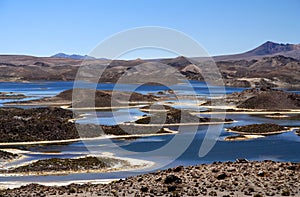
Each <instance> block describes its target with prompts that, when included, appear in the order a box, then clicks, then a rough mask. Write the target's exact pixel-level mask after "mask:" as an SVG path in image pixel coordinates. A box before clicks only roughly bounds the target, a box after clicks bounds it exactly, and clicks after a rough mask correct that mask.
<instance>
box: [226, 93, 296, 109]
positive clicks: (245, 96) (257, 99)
mask: <svg viewBox="0 0 300 197" xmlns="http://www.w3.org/2000/svg"><path fill="white" fill-rule="evenodd" d="M228 99H229V100H234V102H236V103H237V107H239V108H247V109H268V110H283V109H300V95H299V94H293V93H289V92H285V91H282V90H275V89H270V88H261V89H250V90H244V91H243V92H240V93H233V94H231V95H228Z"/></svg>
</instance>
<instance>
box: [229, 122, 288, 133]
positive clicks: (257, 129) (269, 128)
mask: <svg viewBox="0 0 300 197" xmlns="http://www.w3.org/2000/svg"><path fill="white" fill-rule="evenodd" d="M229 129H230V130H231V131H233V132H239V133H243V134H244V133H245V134H261V135H268V134H269V133H270V134H272V133H274V132H276V133H277V132H281V131H285V130H287V129H288V128H287V127H284V126H280V125H277V124H271V123H264V124H251V125H245V126H235V127H231V128H229Z"/></svg>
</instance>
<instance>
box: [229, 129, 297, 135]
mask: <svg viewBox="0 0 300 197" xmlns="http://www.w3.org/2000/svg"><path fill="white" fill-rule="evenodd" d="M225 130H226V131H227V132H230V133H237V134H240V135H246V136H249V135H250V136H251V135H252V136H253V135H254V136H260V135H276V134H281V133H286V132H290V131H293V130H294V128H290V129H286V130H281V131H273V132H266V133H263V132H261V133H254V132H251V133H249V132H241V131H234V130H231V129H225Z"/></svg>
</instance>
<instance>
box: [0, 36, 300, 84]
mask: <svg viewBox="0 0 300 197" xmlns="http://www.w3.org/2000/svg"><path fill="white" fill-rule="evenodd" d="M199 59H200V60H201V62H202V63H207V62H209V63H215V64H216V65H217V66H218V68H219V71H220V73H221V75H222V78H223V81H224V83H225V84H226V85H227V86H237V87H262V86H264V87H265V86H271V87H285V88H291V87H292V88H293V87H300V45H299V44H279V43H274V42H270V41H268V42H266V43H264V44H262V45H260V46H259V47H257V48H255V49H253V50H250V51H247V52H245V53H240V54H235V55H226V56H215V57H213V59H214V60H215V62H211V61H207V60H208V59H207V58H199ZM107 64H109V66H108V67H107V68H106V69H104V68H105V67H106V66H107ZM161 64H167V65H168V66H170V68H173V69H164V68H163V67H162V65H161ZM82 65H87V68H86V69H85V70H84V73H83V76H84V77H86V78H87V79H88V80H95V78H96V77H97V74H98V73H101V72H103V74H102V76H101V79H100V81H101V82H116V81H118V79H119V78H120V77H121V76H127V77H128V76H131V74H134V73H138V74H139V75H141V76H142V77H139V79H138V78H137V80H142V78H147V77H150V76H153V73H157V76H158V78H159V77H160V78H161V79H162V78H165V79H167V78H166V77H164V76H172V72H174V71H179V72H180V73H181V74H182V75H183V76H184V77H185V78H187V79H193V80H203V77H202V75H201V68H199V67H198V66H196V65H194V63H192V62H191V58H185V57H182V56H180V57H177V58H168V59H153V60H142V59H136V60H113V61H110V60H107V59H96V58H94V57H90V56H87V55H85V56H82V55H75V54H74V55H67V54H62V53H60V54H56V55H54V56H52V57H34V56H25V55H0V67H1V69H0V81H32V80H65V81H66V80H74V79H75V77H76V74H77V71H78V69H79V68H80V66H82ZM138 65H142V66H138ZM151 74H152V75H151ZM157 81H159V79H157ZM137 82H138V81H137Z"/></svg>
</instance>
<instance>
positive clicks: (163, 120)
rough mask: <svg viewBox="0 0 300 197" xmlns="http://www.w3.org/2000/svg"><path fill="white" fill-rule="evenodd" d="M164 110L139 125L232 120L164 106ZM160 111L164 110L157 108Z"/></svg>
mask: <svg viewBox="0 0 300 197" xmlns="http://www.w3.org/2000/svg"><path fill="white" fill-rule="evenodd" d="M162 107H163V109H166V110H167V111H166V112H157V113H154V114H153V115H151V116H147V117H144V118H141V119H139V120H136V121H135V123H137V124H178V123H197V122H199V123H200V122H222V121H225V122H230V121H232V120H231V119H225V120H221V119H213V118H207V117H198V116H195V115H192V114H190V113H189V112H188V111H186V110H180V109H176V108H173V107H170V106H165V105H164V106H162ZM156 108H158V109H162V108H159V107H156ZM143 109H149V107H146V108H145V107H144V108H143Z"/></svg>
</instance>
